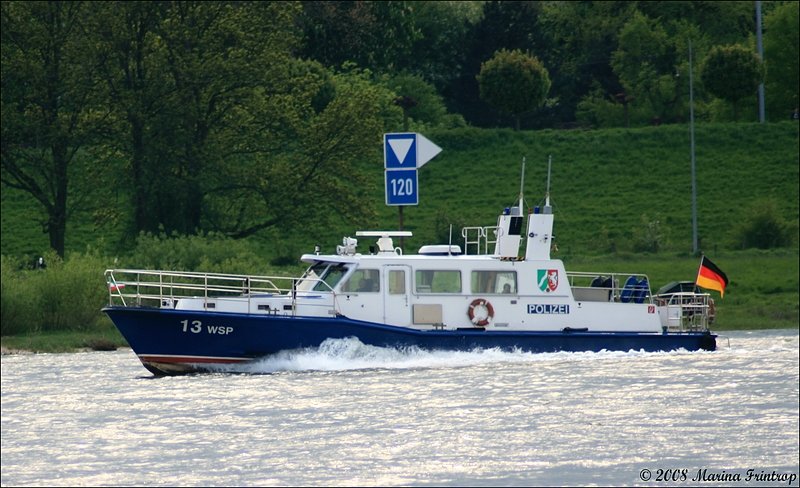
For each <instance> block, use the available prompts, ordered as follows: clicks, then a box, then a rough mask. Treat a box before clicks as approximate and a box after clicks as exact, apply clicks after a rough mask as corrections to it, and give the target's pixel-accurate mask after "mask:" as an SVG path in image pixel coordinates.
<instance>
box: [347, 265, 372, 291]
mask: <svg viewBox="0 0 800 488" xmlns="http://www.w3.org/2000/svg"><path fill="white" fill-rule="evenodd" d="M342 291H343V292H345V293H375V292H379V291H381V282H380V275H379V273H378V270H377V269H357V270H355V271H353V274H352V275H350V278H349V279H348V280H347V282H346V283H345V284H344V285H342Z"/></svg>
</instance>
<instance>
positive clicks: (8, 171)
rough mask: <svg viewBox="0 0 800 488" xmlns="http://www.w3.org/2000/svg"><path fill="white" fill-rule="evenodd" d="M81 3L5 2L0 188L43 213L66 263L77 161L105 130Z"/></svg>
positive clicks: (81, 171) (87, 12) (80, 170)
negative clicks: (18, 193) (28, 199)
mask: <svg viewBox="0 0 800 488" xmlns="http://www.w3.org/2000/svg"><path fill="white" fill-rule="evenodd" d="M90 16H91V8H88V6H87V5H86V4H83V3H81V2H3V3H2V28H1V29H0V30H2V65H3V69H2V75H0V76H1V77H2V90H1V91H2V173H1V174H0V176H1V178H2V182H3V184H5V185H8V186H9V187H12V188H16V189H19V190H22V191H24V192H27V193H29V194H30V195H32V196H33V197H34V198H35V199H36V200H37V201H38V202H39V204H40V205H41V206H42V207H43V208H44V211H45V213H46V215H47V220H46V221H45V222H43V228H44V231H45V232H46V233H48V235H49V239H50V247H51V248H52V249H53V250H55V251H56V253H58V255H59V256H62V257H63V256H64V250H65V241H66V229H67V218H68V215H69V213H70V211H71V210H73V209H74V208H75V204H76V203H78V201H72V200H71V199H70V190H72V189H73V186H74V184H73V183H74V179H75V178H80V177H81V176H85V175H87V174H90V173H89V170H88V169H87V167H77V166H78V165H79V164H81V156H80V154H79V152H80V151H82V150H83V149H84V148H85V147H86V146H87V145H88V144H89V143H91V142H92V141H93V140H94V139H95V138H96V136H97V134H98V133H99V131H100V130H101V127H102V125H103V121H104V119H105V116H106V112H105V109H104V107H102V106H99V103H98V91H99V84H98V83H97V79H96V76H95V75H96V73H95V70H94V66H93V64H92V60H91V58H90V57H89V56H88V55H87V53H88V52H89V40H88V38H87V37H86V29H85V28H84V27H85V26H84V25H82V24H83V22H84V20H85V19H86V18H88V17H90Z"/></svg>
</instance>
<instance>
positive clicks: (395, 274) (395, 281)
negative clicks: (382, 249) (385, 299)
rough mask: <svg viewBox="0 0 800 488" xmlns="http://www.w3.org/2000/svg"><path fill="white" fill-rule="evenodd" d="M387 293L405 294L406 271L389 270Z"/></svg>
mask: <svg viewBox="0 0 800 488" xmlns="http://www.w3.org/2000/svg"><path fill="white" fill-rule="evenodd" d="M389 294H390V295H405V294H406V272H405V271H403V270H397V269H393V270H391V271H389Z"/></svg>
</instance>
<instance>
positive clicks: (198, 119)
mask: <svg viewBox="0 0 800 488" xmlns="http://www.w3.org/2000/svg"><path fill="white" fill-rule="evenodd" d="M763 10H764V18H765V46H766V55H765V58H766V64H767V68H768V69H767V75H766V76H767V77H766V87H767V89H766V96H767V103H768V112H767V115H768V117H770V118H773V119H782V118H784V117H786V116H787V115H788V114H789V113H791V111H793V110H794V109H796V107H797V104H798V97H797V94H798V89H797V86H798V61H797V59H798V21H797V16H798V9H797V4H796V3H795V2H782V1H765V2H763ZM754 17H755V15H754V4H753V2H750V1H749V0H743V1H732V2H722V1H688V0H687V1H675V2H629V1H582V2H561V1H528V2H515V1H496V0H493V1H463V2H462V1H434V2H408V1H397V0H392V1H386V2H378V1H359V2H356V1H339V0H337V1H327V2H313V1H289V2H229V1H207V2H195V1H157V2H100V3H85V2H60V1H49V2H33V1H9V2H3V4H2V174H1V175H0V176H2V181H3V184H4V186H5V187H6V188H13V189H16V190H21V191H24V192H26V193H28V194H30V195H31V196H32V197H33V198H35V199H36V201H37V202H38V203H39V204H40V206H41V208H42V209H43V211H44V214H45V215H46V217H45V218H44V220H43V221H42V222H41V223H42V226H43V229H44V230H45V232H47V233H48V234H49V237H50V244H51V246H52V247H53V249H55V250H57V251H58V252H59V253H63V251H64V247H65V239H66V232H67V228H68V226H67V223H68V220H69V216H70V214H71V213H72V212H93V215H94V217H95V219H96V220H98V221H100V220H107V221H108V220H110V221H114V222H117V223H119V224H120V225H122V226H125V227H126V228H127V229H128V233H127V235H128V237H129V238H130V237H133V236H135V235H137V234H139V233H140V232H151V233H158V232H161V231H164V232H166V233H168V234H171V233H173V232H175V233H178V234H193V233H195V232H209V231H217V232H221V233H224V234H226V235H229V236H239V237H241V236H248V235H253V234H254V233H259V232H261V231H265V230H268V229H271V228H274V227H275V226H294V227H296V228H299V227H300V226H302V225H305V224H306V223H307V221H308V219H310V218H312V217H310V216H311V215H313V214H314V212H312V211H310V209H312V208H315V206H317V207H316V208H319V207H318V206H319V205H325V206H326V208H327V207H330V208H333V210H334V211H333V212H332V213H333V215H335V216H336V217H335V218H340V219H345V220H350V219H355V218H367V219H368V218H369V215H370V211H369V210H368V205H366V203H365V202H364V201H363V199H362V197H361V196H360V195H362V194H363V189H362V188H360V187H359V184H360V183H359V182H360V180H359V178H360V175H359V174H358V172H357V171H356V170H355V169H354V168H355V166H356V165H357V163H358V162H361V161H366V160H369V159H372V158H376V157H379V155H378V156H376V154H378V153H377V151H378V150H379V144H378V143H379V141H380V134H381V132H382V131H389V130H404V128H406V127H408V128H409V129H410V130H421V129H424V128H429V127H446V126H459V125H464V124H469V125H474V126H479V127H481V126H482V127H495V126H512V125H513V126H517V127H519V128H522V129H531V128H545V127H553V128H564V127H576V126H589V127H591V126H622V125H644V124H651V123H675V122H682V121H685V120H686V113H687V111H688V109H687V104H688V45H689V42H691V44H692V47H693V54H694V58H695V60H703V59H705V58H706V57H707V56H708V55H709V53H710V52H712V51H713V50H715V49H716V50H717V51H719V49H720V46H726V45H732V44H738V45H743V46H750V48H749V49H750V51H752V45H753V44H754V41H753V35H754V32H755V22H754ZM515 51H517V52H519V53H525V56H530V57H531V58H535V59H537V60H538V62H539V63H540V64H539V67H540V68H541V72H544V73H547V74H548V77H547V78H549V80H551V83H550V86H549V90H547V89H544V90H540V89H542V88H544V87H545V84H546V83H544V78H540V79H539V81H538V82H536V83H529V82H530V80H528V81H525V78H524V77H523V78H520V80H521V81H513V80H510V79H506V80H505V81H503V83H505V84H506V87H505V89H504V91H501V92H497V91H496V90H495V91H496V93H499V94H500V95H502V97H500V98H498V97H491V96H487V95H488V92H482V88H481V86H480V85H479V81H478V80H479V79H481V78H484V76H483V75H480V74H481V67H482V66H486V65H487V64H489V65H490V64H491V63H490V60H491V59H492V58H493V56H495V53H497V52H509V53H510V52H515ZM744 51H748V50H747V49H744V48H741V50H740V51H738V52H740V54H741V55H742V56H745V57H748V59H750V57H752V56H751V55H752V53H751V52H749V51H748V52H747V53H745V52H744ZM695 64H696V65H697V66H696V68H698V67H699V63H698V62H696V63H695ZM708 66H709V67H708V70H709V72H710V70H711V65H708ZM714 69H715V74H714V76H711V77H710V78H709V79H707V80H706V79H704V80H703V82H704V83H703V84H702V85H701V84H700V83H697V86H695V99H696V105H697V107H696V110H697V113H698V116H699V118H700V119H703V118H705V119H708V118H710V117H712V116H713V117H717V118H725V117H726V112H725V111H721V110H719V109H718V108H719V107H721V106H723V105H724V104H723V102H720V101H718V98H715V97H722V98H724V99H726V100H730V101H731V102H734V101H735V104H734V107H735V108H736V110H737V111H738V109H739V107H740V106H741V105H743V104H744V103H753V101H754V100H755V98H754V95H753V96H752V97H751V92H752V90H751V83H752V81H753V79H754V75H753V72H749V71H747V70H746V69H744V68H743V65H741V64H738V65H737V64H735V63H734V64H733V65H731V64H727V65H720V66H716V67H715V68H714ZM696 72H698V73H699V70H698V69H696ZM479 75H480V76H479ZM486 75H487V76H486V80H487V81H488V73H487V74H486ZM712 78H714V79H716V80H718V81H721V82H722V83H721V84H722V85H725V86H721V87H720V86H716V85H715V84H714V80H713V79H712ZM737 80H746V81H747V83H746V84H747V90H746V91H745V90H744V89H742V91H741V92H740V91H736V90H732V87H733V85H735V84H738V83H734V82H736V81H737ZM509 83H511V84H513V85H514V86H510V85H509ZM518 83H529V85H528V88H523V87H522V85H518ZM489 85H491V83H489ZM489 85H487V88H488V86H489ZM530 87H534V88H535V89H534V90H533V92H529V89H530ZM734 92H735V93H736V96H735V97H734V96H733V93H734ZM481 93H483V95H484V96H481ZM515 97H516V98H515ZM519 97H522V99H520V98H519ZM490 101H491V103H490ZM534 108H536V110H533V109H534ZM365 141H375V143H374V145H372V143H369V142H365ZM89 179H91V180H93V181H95V182H96V183H95V184H94V185H87V184H85V182H84V180H89ZM87 188H88V189H89V190H91V191H101V190H105V191H107V192H109V193H114V194H115V195H121V197H120V198H122V200H119V199H118V200H117V203H119V204H118V205H114V206H110V205H109V206H106V207H105V208H89V207H88V206H87V205H86V202H88V201H95V200H96V199H84V197H85V196H87V190H86V189H87ZM329 213H331V212H329ZM313 218H318V217H313ZM128 240H130V239H128Z"/></svg>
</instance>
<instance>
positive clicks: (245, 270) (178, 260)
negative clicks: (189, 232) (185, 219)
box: [126, 232, 297, 274]
mask: <svg viewBox="0 0 800 488" xmlns="http://www.w3.org/2000/svg"><path fill="white" fill-rule="evenodd" d="M294 259H295V262H296V261H297V257H296V256H295V258H294ZM126 263H127V264H126V266H128V267H130V268H140V269H164V270H170V271H202V272H208V273H237V274H265V273H266V270H267V269H268V265H267V261H266V260H265V259H263V258H261V257H260V256H259V255H258V254H256V252H255V251H254V250H253V247H252V245H251V244H250V243H248V242H246V241H242V240H236V239H231V238H229V237H225V236H224V235H222V234H216V233H213V232H212V233H209V234H207V235H199V236H180V235H177V234H175V235H173V236H171V237H169V236H167V235H166V234H163V233H162V234H160V235H152V234H145V233H142V234H140V235H139V238H138V239H137V240H136V249H134V251H133V253H132V255H131V257H130V258H127V259H126Z"/></svg>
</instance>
